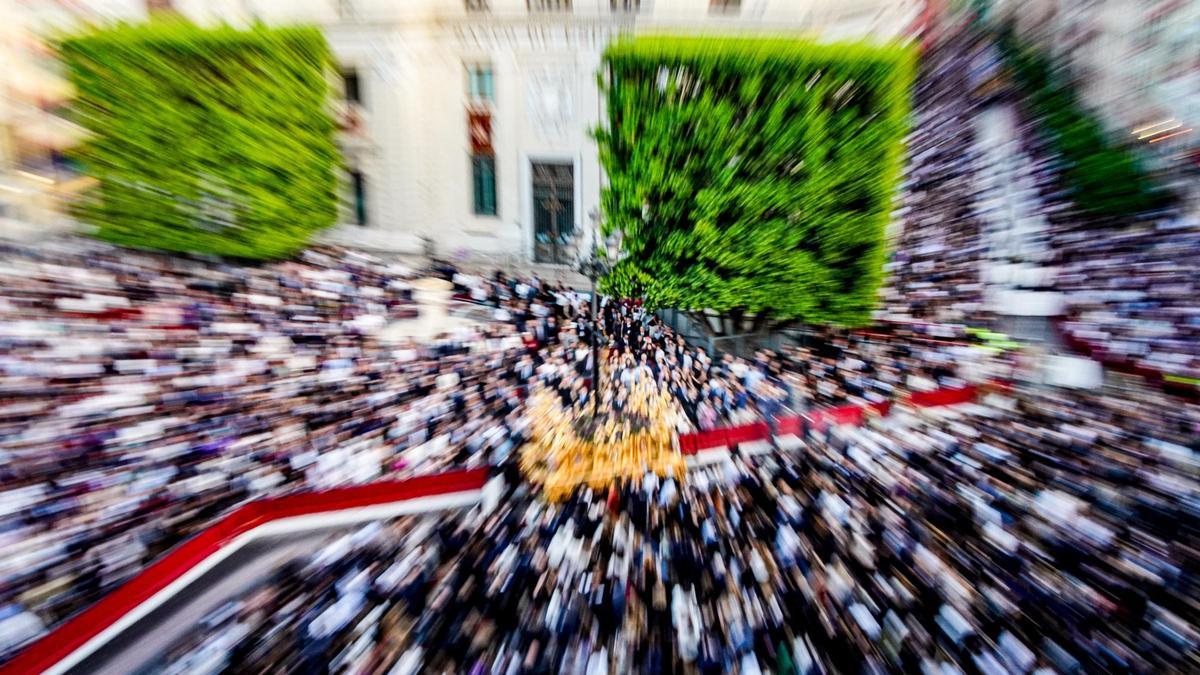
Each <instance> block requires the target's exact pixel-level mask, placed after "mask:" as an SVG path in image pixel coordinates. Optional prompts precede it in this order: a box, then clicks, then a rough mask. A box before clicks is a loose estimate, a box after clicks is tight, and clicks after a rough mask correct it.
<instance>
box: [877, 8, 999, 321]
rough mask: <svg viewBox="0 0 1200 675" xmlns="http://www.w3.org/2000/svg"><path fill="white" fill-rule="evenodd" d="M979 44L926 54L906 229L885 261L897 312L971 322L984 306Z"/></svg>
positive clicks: (948, 43) (971, 41)
mask: <svg viewBox="0 0 1200 675" xmlns="http://www.w3.org/2000/svg"><path fill="white" fill-rule="evenodd" d="M978 44H979V43H978V42H977V40H976V38H975V36H974V35H972V34H971V33H970V32H969V31H963V32H961V33H958V34H955V35H953V36H951V37H949V38H947V39H945V40H943V41H941V42H939V43H938V44H936V45H934V46H933V47H932V48H931V49H930V50H928V51H927V52H926V53H925V54H924V55H923V56H922V59H921V63H920V68H919V70H918V73H917V82H916V86H915V92H914V99H913V101H914V109H913V120H914V121H913V128H912V132H911V133H910V134H909V138H908V142H907V149H908V164H907V169H906V173H905V177H904V185H903V195H904V201H903V205H902V207H901V209H900V215H901V218H900V220H901V224H902V229H901V230H900V232H899V235H898V237H896V239H895V241H894V242H893V243H892V249H893V252H892V255H891V258H890V259H889V260H888V262H887V264H886V265H885V270H886V272H887V273H888V275H889V280H888V283H887V284H886V285H885V287H884V289H883V298H882V305H883V307H882V311H883V313H884V315H885V316H888V317H890V318H906V319H921V320H926V321H933V322H939V323H947V322H949V323H954V322H963V321H964V320H965V319H967V318H968V317H973V316H975V315H976V314H978V313H979V312H981V311H982V310H983V309H984V308H983V284H982V281H981V279H980V274H981V273H982V266H983V264H982V260H983V258H984V249H985V245H984V242H983V241H982V239H981V233H980V223H979V219H978V218H977V217H976V215H975V212H974V208H975V192H976V186H975V177H974V172H975V159H974V158H973V157H972V154H971V153H972V151H973V150H972V148H973V143H974V137H975V129H974V127H973V124H972V120H973V116H974V113H975V112H976V111H977V109H978V102H977V101H975V100H974V98H973V97H972V87H971V81H970V79H969V73H970V67H971V64H972V63H973V62H974V60H975V59H976V58H977V56H978Z"/></svg>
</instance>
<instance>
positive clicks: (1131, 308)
mask: <svg viewBox="0 0 1200 675" xmlns="http://www.w3.org/2000/svg"><path fill="white" fill-rule="evenodd" d="M1059 241H1060V245H1061V246H1062V251H1063V255H1064V263H1063V265H1062V267H1061V268H1060V271H1059V276H1058V282H1057V285H1058V288H1059V289H1060V290H1061V291H1063V292H1064V293H1065V294H1066V301H1067V303H1068V306H1069V308H1070V309H1069V311H1070V313H1069V316H1068V317H1067V320H1066V322H1064V323H1063V325H1062V328H1063V330H1064V331H1065V332H1066V334H1067V335H1069V336H1070V337H1071V338H1074V340H1076V341H1078V342H1079V343H1080V347H1081V348H1083V349H1085V350H1088V351H1092V352H1094V353H1095V354H1096V355H1097V356H1100V357H1102V358H1104V359H1107V360H1110V361H1113V362H1116V363H1121V364H1123V365H1128V366H1132V367H1133V368H1135V369H1140V370H1144V371H1150V372H1158V373H1163V374H1165V375H1167V376H1174V377H1177V378H1187V379H1188V380H1190V381H1192V382H1200V270H1197V267H1196V264H1195V260H1196V257H1197V256H1200V223H1196V222H1191V223H1188V222H1183V221H1174V222H1164V223H1162V224H1160V225H1159V226H1144V227H1138V228H1135V229H1132V230H1129V231H1123V232H1114V233H1106V234H1105V236H1103V237H1097V236H1095V233H1094V232H1090V233H1089V232H1072V233H1066V234H1064V235H1062V236H1061V237H1060V238H1059Z"/></svg>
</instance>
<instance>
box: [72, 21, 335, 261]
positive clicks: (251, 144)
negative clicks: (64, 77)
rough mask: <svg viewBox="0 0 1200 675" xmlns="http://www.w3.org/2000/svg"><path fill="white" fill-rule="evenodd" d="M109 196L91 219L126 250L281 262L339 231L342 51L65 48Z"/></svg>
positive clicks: (193, 30) (203, 34)
mask: <svg viewBox="0 0 1200 675" xmlns="http://www.w3.org/2000/svg"><path fill="white" fill-rule="evenodd" d="M60 53H61V57H62V60H63V62H64V64H65V68H66V72H67V73H68V76H69V78H70V80H71V82H72V83H73V85H74V87H75V90H76V98H75V100H74V102H73V113H74V115H75V116H76V118H77V119H78V120H79V121H80V123H81V124H82V125H83V126H84V127H85V128H86V129H88V131H89V132H90V135H89V138H88V140H86V141H85V142H84V143H83V144H81V146H80V147H79V148H78V149H77V150H76V158H77V159H78V160H79V161H80V163H81V164H82V166H83V167H84V170H85V171H86V172H87V173H88V174H90V175H91V176H93V177H95V178H96V179H97V182H98V185H97V187H96V188H95V189H93V190H92V191H90V192H89V194H87V195H86V196H85V198H84V199H82V200H81V201H80V202H79V203H78V204H77V205H76V210H77V215H78V216H79V217H80V218H81V219H83V220H85V221H87V222H90V223H92V224H93V225H95V226H96V228H97V236H98V237H100V238H102V239H105V240H108V241H112V242H114V243H119V244H124V245H129V246H137V247H147V248H161V249H167V250H172V251H190V252H199V253H213V254H221V255H230V256H239V257H247V258H274V257H280V256H285V255H287V254H289V253H291V252H293V251H295V250H296V249H298V248H300V247H302V246H304V244H305V242H306V241H307V240H308V237H309V236H310V235H311V234H312V233H313V232H315V231H317V230H320V229H321V228H324V227H327V226H329V225H331V224H332V223H333V222H334V219H335V218H336V214H337V174H336V169H337V166H338V164H339V162H340V159H339V155H338V151H337V147H336V146H335V144H334V123H333V120H332V119H331V118H330V115H329V112H328V110H327V104H328V89H329V87H328V82H327V80H326V73H327V67H328V65H329V62H330V61H329V59H330V56H329V51H328V47H327V45H326V43H325V40H324V38H323V37H322V36H321V34H320V32H319V31H317V30H315V29H310V28H278V29H268V28H264V27H261V26H256V27H254V28H251V29H249V30H245V31H242V30H236V29H234V28H229V27H220V28H211V29H209V28H201V27H198V26H195V25H193V24H190V23H187V22H184V21H180V20H164V21H154V22H151V23H148V24H141V25H118V26H115V27H109V28H93V29H90V30H88V31H87V32H85V33H83V34H80V35H75V36H71V37H68V38H66V39H64V40H63V41H62V43H61V45H60Z"/></svg>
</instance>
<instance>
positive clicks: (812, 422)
mask: <svg viewBox="0 0 1200 675" xmlns="http://www.w3.org/2000/svg"><path fill="white" fill-rule="evenodd" d="M978 393H979V392H978V388H977V387H976V386H974V385H967V386H963V387H946V388H943V389H936V390H934V391H927V392H916V393H913V394H911V395H909V397H908V398H907V399H905V402H906V403H908V404H909V405H913V406H916V407H918V408H932V407H937V406H944V405H956V404H959V403H969V402H971V401H973V400H975V397H976V396H977V395H978ZM891 407H892V402H891V401H880V402H878V403H872V404H870V405H867V406H859V405H844V406H838V407H836V408H825V409H822V410H813V411H810V412H808V413H805V414H804V415H799V416H794V417H784V418H780V419H779V420H778V421H777V422H776V424H775V433H776V435H778V436H788V435H793V436H799V435H801V433H802V432H803V430H804V429H805V428H806V427H807V428H809V429H824V428H825V427H826V426H827V425H829V424H833V425H835V426H836V425H842V424H852V425H855V426H857V425H860V424H862V423H863V421H864V420H865V419H866V417H867V415H868V413H873V414H876V415H887V414H888V412H890V411H891ZM770 433H771V430H770V427H769V426H768V425H767V423H766V422H755V423H753V424H743V425H740V426H735V427H721V428H717V429H709V430H708V431H698V432H696V433H691V434H683V435H681V436H679V451H680V452H681V453H683V454H685V455H694V454H696V453H698V452H700V451H702V450H709V449H712V448H727V447H732V446H734V445H741V444H743V443H753V442H756V441H765V440H767V439H768V438H769V437H770Z"/></svg>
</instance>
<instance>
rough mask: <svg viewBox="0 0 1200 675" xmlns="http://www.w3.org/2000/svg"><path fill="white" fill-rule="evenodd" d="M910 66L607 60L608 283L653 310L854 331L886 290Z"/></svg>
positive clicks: (821, 59)
mask: <svg viewBox="0 0 1200 675" xmlns="http://www.w3.org/2000/svg"><path fill="white" fill-rule="evenodd" d="M913 73H914V60H913V53H912V51H911V50H909V49H907V48H902V47H876V46H867V45H860V44H837V45H824V44H822V45H817V44H812V43H808V42H802V41H797V40H787V39H738V38H727V39H712V38H678V37H648V38H637V39H632V40H626V41H620V42H618V43H616V44H614V45H613V46H612V47H610V48H609V49H608V50H607V51H606V52H605V55H604V61H603V71H602V73H601V86H602V89H603V90H604V93H605V94H606V97H607V113H608V114H607V126H605V127H603V128H601V129H599V130H598V131H597V133H596V137H597V141H598V143H599V146H600V159H601V162H602V164H603V166H604V168H605V170H606V172H607V176H608V185H607V187H606V188H605V189H604V191H603V194H602V195H601V202H602V208H603V212H604V227H605V230H606V232H611V231H612V230H619V231H620V232H621V233H622V248H623V249H624V251H625V254H626V255H625V258H624V259H623V260H622V261H621V262H620V263H619V264H617V265H616V266H615V267H614V269H613V271H612V273H611V274H610V275H609V276H608V277H607V278H606V279H605V280H604V283H603V287H604V289H605V290H606V291H607V292H610V293H614V294H633V293H640V294H642V295H643V296H644V297H645V298H646V300H647V302H648V304H649V305H650V306H652V307H674V308H677V309H681V310H685V311H692V312H703V311H706V310H707V311H710V312H713V313H717V314H719V315H721V316H722V317H724V318H726V319H727V320H728V321H727V322H726V323H725V324H724V325H726V326H728V327H729V330H734V331H737V330H741V326H742V325H744V324H745V323H746V322H749V321H750V319H751V317H753V324H754V327H755V328H759V327H762V326H765V325H766V324H767V322H768V321H772V322H776V323H778V322H790V321H804V322H807V323H815V324H837V325H861V324H864V323H867V322H869V320H870V313H871V310H872V309H873V307H874V305H875V298H876V291H877V288H878V286H879V283H880V282H881V280H882V274H883V271H882V266H883V261H884V256H885V250H884V248H885V242H884V228H885V226H886V224H887V222H888V219H889V214H890V212H891V207H892V198H893V193H894V190H895V187H896V185H897V182H898V178H899V175H900V168H901V153H902V139H903V137H904V134H905V132H906V128H907V117H908V112H909V103H910V102H909V93H908V92H909V88H910V86H911V83H912V78H913Z"/></svg>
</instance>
